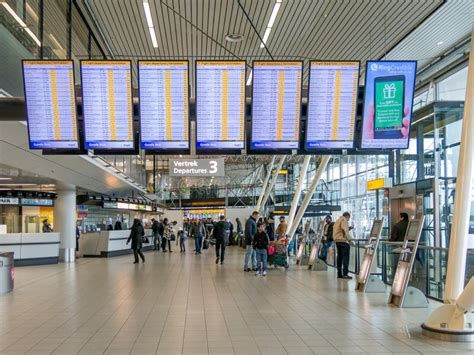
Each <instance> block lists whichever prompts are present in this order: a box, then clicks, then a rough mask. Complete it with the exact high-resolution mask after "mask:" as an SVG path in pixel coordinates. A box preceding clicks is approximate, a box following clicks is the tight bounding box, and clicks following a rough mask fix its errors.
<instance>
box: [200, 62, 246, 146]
mask: <svg viewBox="0 0 474 355" xmlns="http://www.w3.org/2000/svg"><path fill="white" fill-rule="evenodd" d="M244 128H245V61H197V62H196V149H197V150H214V149H218V150H222V149H224V150H239V149H243V148H244V142H245V136H244Z"/></svg>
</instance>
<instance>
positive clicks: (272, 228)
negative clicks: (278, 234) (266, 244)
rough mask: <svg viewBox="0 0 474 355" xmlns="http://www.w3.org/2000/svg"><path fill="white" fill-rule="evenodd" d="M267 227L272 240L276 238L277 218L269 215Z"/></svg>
mask: <svg viewBox="0 0 474 355" xmlns="http://www.w3.org/2000/svg"><path fill="white" fill-rule="evenodd" d="M265 229H266V232H267V234H268V238H269V239H270V241H273V240H275V220H274V219H273V218H272V217H268V219H267V225H266V228H265Z"/></svg>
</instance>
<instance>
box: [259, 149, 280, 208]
mask: <svg viewBox="0 0 474 355" xmlns="http://www.w3.org/2000/svg"><path fill="white" fill-rule="evenodd" d="M275 158H276V155H274V156H273V157H272V161H271V162H270V165H268V171H267V176H265V181H264V182H263V185H262V191H261V192H260V196H259V197H258V201H257V207H256V210H257V211H260V207H261V206H262V201H263V196H264V195H265V191H267V185H268V181H269V180H270V176H272V169H273V165H274V164H275Z"/></svg>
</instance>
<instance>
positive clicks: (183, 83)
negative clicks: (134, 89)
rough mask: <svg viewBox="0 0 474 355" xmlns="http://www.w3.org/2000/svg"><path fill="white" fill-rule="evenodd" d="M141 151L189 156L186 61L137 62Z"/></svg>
mask: <svg viewBox="0 0 474 355" xmlns="http://www.w3.org/2000/svg"><path fill="white" fill-rule="evenodd" d="M138 83H139V84H138V91H139V98H140V137H141V144H140V146H141V148H142V149H147V150H159V151H161V152H163V153H166V152H167V151H168V152H170V153H178V152H183V153H187V152H189V97H188V61H139V62H138Z"/></svg>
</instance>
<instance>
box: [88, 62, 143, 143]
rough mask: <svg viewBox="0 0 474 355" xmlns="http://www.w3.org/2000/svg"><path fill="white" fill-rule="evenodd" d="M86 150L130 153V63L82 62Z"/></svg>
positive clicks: (131, 119) (131, 140)
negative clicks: (119, 150) (128, 150)
mask: <svg viewBox="0 0 474 355" xmlns="http://www.w3.org/2000/svg"><path fill="white" fill-rule="evenodd" d="M81 81H82V111H83V116H84V128H85V147H86V149H133V148H134V142H133V107H132V88H131V85H132V84H131V65H130V61H128V60H122V61H94V60H83V61H81Z"/></svg>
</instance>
